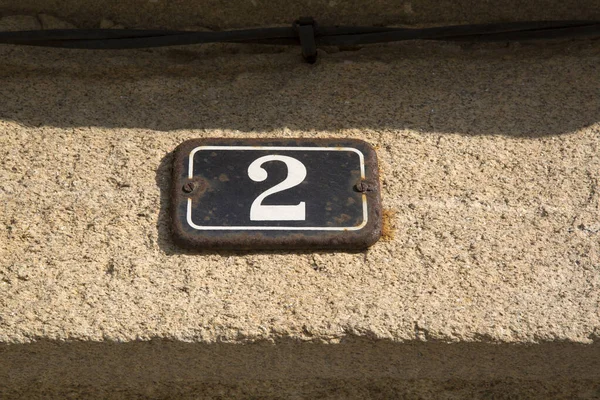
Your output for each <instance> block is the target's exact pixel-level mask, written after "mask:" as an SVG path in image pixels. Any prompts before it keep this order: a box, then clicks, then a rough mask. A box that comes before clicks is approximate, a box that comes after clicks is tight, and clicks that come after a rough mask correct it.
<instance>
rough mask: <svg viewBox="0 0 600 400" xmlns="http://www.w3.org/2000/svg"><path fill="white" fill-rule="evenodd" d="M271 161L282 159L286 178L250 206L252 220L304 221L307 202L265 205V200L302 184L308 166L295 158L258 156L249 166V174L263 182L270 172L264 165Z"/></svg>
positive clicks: (251, 177)
mask: <svg viewBox="0 0 600 400" xmlns="http://www.w3.org/2000/svg"><path fill="white" fill-rule="evenodd" d="M269 161H281V162H283V163H285V165H286V167H287V172H288V174H287V177H286V178H285V180H284V181H283V182H281V183H279V184H277V185H275V186H273V187H272V188H270V189H268V190H266V191H264V192H263V193H262V194H261V195H260V196H258V197H257V198H256V199H255V200H254V202H253V203H252V206H251V207H250V221H304V220H305V219H306V203H305V202H303V201H302V202H300V203H299V204H296V205H291V206H289V205H263V204H262V202H263V200H264V199H265V198H266V197H267V196H270V195H272V194H275V193H279V192H282V191H284V190H287V189H291V188H293V187H294V186H297V185H299V184H301V183H302V182H303V181H304V179H305V178H306V167H305V166H304V164H302V163H301V162H300V161H298V160H296V159H295V158H292V157H288V156H280V155H271V156H264V157H260V158H257V159H256V160H254V161H253V162H252V164H250V166H249V167H248V176H249V177H250V179H252V180H253V181H254V182H263V181H264V180H265V179H267V176H268V173H267V171H266V170H265V169H264V168H263V167H262V165H263V164H264V163H266V162H269Z"/></svg>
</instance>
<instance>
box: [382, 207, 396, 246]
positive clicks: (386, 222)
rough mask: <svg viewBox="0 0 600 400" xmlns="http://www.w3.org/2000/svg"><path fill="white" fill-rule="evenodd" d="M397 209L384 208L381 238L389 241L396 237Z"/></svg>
mask: <svg viewBox="0 0 600 400" xmlns="http://www.w3.org/2000/svg"><path fill="white" fill-rule="evenodd" d="M397 215H398V211H396V210H392V209H389V208H384V209H383V213H382V222H383V225H382V233H381V239H382V240H384V241H386V242H391V241H392V240H394V238H395V237H396V216H397Z"/></svg>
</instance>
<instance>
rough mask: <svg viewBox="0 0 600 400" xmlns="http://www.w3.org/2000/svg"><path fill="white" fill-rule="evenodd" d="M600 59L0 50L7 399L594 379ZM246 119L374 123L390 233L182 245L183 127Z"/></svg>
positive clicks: (587, 389)
mask: <svg viewBox="0 0 600 400" xmlns="http://www.w3.org/2000/svg"><path fill="white" fill-rule="evenodd" d="M159 4H160V3H159ZM82 6H83V3H82ZM123 15H124V16H125V15H126V14H123ZM95 18H96V17H95ZM114 20H115V22H116V23H127V21H126V19H125V17H124V18H123V19H118V18H114ZM71 22H76V21H74V20H73V21H71ZM77 23H80V22H77ZM130 23H132V24H133V22H130ZM61 24H62V26H68V25H65V24H66V22H65V21H64V20H61V19H56V18H52V17H49V16H47V15H45V16H39V15H37V14H36V15H29V16H17V17H14V16H13V17H10V18H4V19H0V28H1V29H9V28H10V29H31V28H36V27H39V26H46V27H49V26H60V25H61ZM234 25H235V24H234ZM599 61H600V49H599V46H598V42H597V41H596V42H594V41H583V42H566V43H552V44H539V43H538V44H533V45H529V44H528V45H518V44H512V45H510V46H506V45H505V44H493V45H456V44H443V43H435V44H431V43H404V44H400V45H387V46H370V47H367V48H364V49H360V50H356V51H339V50H338V49H333V48H332V49H326V50H325V51H321V53H320V61H319V62H318V63H317V64H315V65H312V66H310V65H307V64H304V63H302V62H301V58H300V56H299V52H298V49H297V48H292V49H287V48H276V47H269V48H262V47H259V46H250V47H244V46H221V45H215V46H207V47H191V48H176V49H161V50H145V51H131V52H129V51H126V52H116V51H115V52H90V51H66V50H52V49H25V48H16V47H9V46H3V47H0V82H1V84H0V99H1V101H0V228H1V229H0V397H1V398H13V397H26V398H35V397H38V398H47V397H51V396H54V397H56V398H64V397H67V396H71V397H112V398H132V397H141V398H169V397H181V398H219V396H220V397H222V398H223V397H225V398H227V397H234V396H237V397H239V398H245V397H250V396H263V397H265V398H281V397H285V398H357V399H358V398H366V397H372V398H382V399H386V398H391V397H400V396H404V397H407V398H440V397H442V398H453V397H454V398H465V397H479V398H490V397H492V398H514V397H519V398H548V397H549V396H554V397H556V398H574V397H580V398H597V397H598V396H600V388H599V382H600V376H599V375H600V366H599V365H598V363H599V362H600V354H599V352H600V350H599V347H598V340H599V336H600V303H599V299H600V217H599V213H600V191H599V189H598V188H599V186H598V185H599V179H600V178H599V177H600V139H599V134H600V104H599V102H598V98H599V96H600V74H599V73H598V65H599ZM250 136H252V137H353V138H362V139H364V140H366V141H368V142H369V143H371V144H372V145H374V146H375V147H376V149H377V151H378V156H379V159H380V167H381V175H382V187H383V192H382V198H383V204H384V208H385V210H386V226H387V228H386V236H385V238H384V239H383V240H382V241H380V242H379V243H377V244H376V245H375V246H373V247H372V248H371V249H369V250H368V251H364V252H357V253H348V252H297V253H284V252H262V253H248V252H246V253H232V252H212V253H203V254H190V253H187V252H184V251H181V250H179V249H178V248H177V247H175V246H174V245H173V243H172V242H171V240H170V237H169V234H168V231H167V228H166V226H167V214H166V208H167V206H168V204H167V191H168V187H169V173H170V161H171V152H172V150H173V149H174V148H175V147H176V146H177V145H178V144H179V143H181V142H182V141H183V140H186V139H190V138H197V137H250Z"/></svg>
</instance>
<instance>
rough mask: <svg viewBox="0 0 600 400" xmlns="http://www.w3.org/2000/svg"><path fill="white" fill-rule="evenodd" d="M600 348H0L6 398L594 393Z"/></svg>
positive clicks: (284, 343) (290, 344)
mask: <svg viewBox="0 0 600 400" xmlns="http://www.w3.org/2000/svg"><path fill="white" fill-rule="evenodd" d="M599 350H600V347H599V346H598V345H587V346H585V345H578V344H573V343H570V344H569V343H540V344H538V345H536V346H518V345H512V346H511V345H497V344H485V343H454V344H447V343H437V342H435V341H430V342H405V343H393V342H388V341H384V340H380V341H376V342H372V341H369V340H365V339H357V338H349V339H346V340H345V341H343V342H342V343H339V344H317V343H301V342H295V341H292V340H287V339H281V340H280V341H279V342H277V343H276V344H274V343H266V342H265V343H247V344H246V345H243V346H241V345H239V344H228V343H214V344H198V343H185V342H180V341H175V340H161V339H155V340H151V341H134V342H127V343H117V342H108V341H105V342H52V341H41V342H36V343H31V344H15V345H0V356H1V359H2V362H1V363H0V397H2V398H90V397H93V398H98V397H101V398H118V399H125V398H142V397H143V398H185V399H187V398H193V399H198V398H249V397H252V398H254V397H260V398H307V399H308V398H310V399H314V398H350V399H364V398H379V399H390V398H437V397H436V396H435V394H438V395H439V394H440V393H443V394H446V395H449V396H450V397H452V398H503V399H505V398H506V399H508V398H540V399H544V398H561V399H562V398H564V399H572V398H590V399H592V398H598V395H600V384H599V383H598V377H599V374H600V365H599V363H600V361H599V360H600V357H599ZM32 382H35V384H32ZM140 396H141V397H140ZM454 396H456V397H454Z"/></svg>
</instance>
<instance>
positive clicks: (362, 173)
mask: <svg viewBox="0 0 600 400" xmlns="http://www.w3.org/2000/svg"><path fill="white" fill-rule="evenodd" d="M203 150H255V151H256V150H276V151H351V152H353V153H356V154H358V157H359V159H360V177H361V179H363V180H364V179H365V156H364V155H363V153H362V152H361V151H360V150H358V149H355V148H353V147H285V146H199V147H196V148H194V149H193V150H192V151H191V152H190V159H189V164H188V178H189V179H192V178H193V177H194V171H193V169H194V156H195V155H196V153H197V152H199V151H203ZM362 204H363V222H362V223H361V224H360V225H358V226H348V227H343V226H340V227H330V226H322V227H319V226H315V227H309V226H203V225H196V224H195V223H194V222H193V221H192V198H191V197H188V201H187V213H186V220H187V223H188V224H189V225H190V226H191V227H192V228H194V229H196V230H201V231H250V230H252V231H357V230H360V229H362V228H364V227H365V225H367V222H368V220H369V213H368V211H367V195H366V194H364V193H363V195H362Z"/></svg>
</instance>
